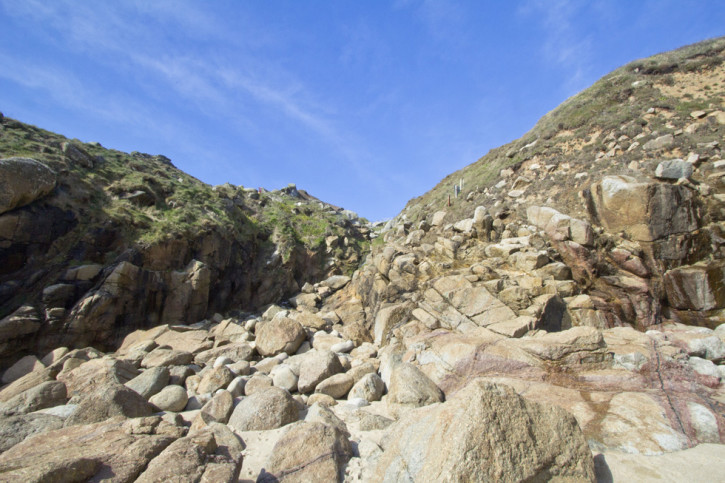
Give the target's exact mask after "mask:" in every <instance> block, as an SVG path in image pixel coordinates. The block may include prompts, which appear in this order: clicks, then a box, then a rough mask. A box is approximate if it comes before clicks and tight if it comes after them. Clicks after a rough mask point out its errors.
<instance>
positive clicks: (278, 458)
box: [257, 421, 352, 482]
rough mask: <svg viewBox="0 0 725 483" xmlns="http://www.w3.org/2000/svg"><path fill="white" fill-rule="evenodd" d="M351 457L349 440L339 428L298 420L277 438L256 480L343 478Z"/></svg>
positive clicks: (338, 479)
mask: <svg viewBox="0 0 725 483" xmlns="http://www.w3.org/2000/svg"><path fill="white" fill-rule="evenodd" d="M351 456H352V447H351V446H350V442H349V441H348V439H347V438H346V437H345V435H344V434H343V433H342V432H341V431H340V430H339V429H337V428H335V427H334V426H327V425H325V424H322V423H316V422H304V421H301V422H299V423H296V424H294V425H293V426H292V427H290V429H289V431H287V432H286V433H285V434H284V436H282V437H281V438H280V439H279V441H277V444H276V445H275V446H274V449H273V450H272V454H271V455H270V457H269V459H268V461H267V464H266V465H265V472H264V473H262V474H261V475H260V476H259V478H258V479H257V481H259V482H271V481H290V482H291V481H342V479H343V475H342V469H343V468H344V466H345V464H346V463H347V461H348V459H350V457H351Z"/></svg>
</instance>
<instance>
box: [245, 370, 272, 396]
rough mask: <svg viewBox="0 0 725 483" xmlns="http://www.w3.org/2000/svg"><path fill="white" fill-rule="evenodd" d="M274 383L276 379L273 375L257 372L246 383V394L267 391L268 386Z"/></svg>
mask: <svg viewBox="0 0 725 483" xmlns="http://www.w3.org/2000/svg"><path fill="white" fill-rule="evenodd" d="M273 384H274V381H273V379H272V378H271V377H269V376H267V375H265V374H255V375H254V376H252V377H251V378H250V379H248V380H247V383H246V384H245V385H244V394H245V395H246V396H251V395H252V394H254V393H257V392H263V391H266V390H267V389H268V388H270V387H272V385H273Z"/></svg>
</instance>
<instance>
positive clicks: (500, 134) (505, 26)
mask: <svg viewBox="0 0 725 483" xmlns="http://www.w3.org/2000/svg"><path fill="white" fill-rule="evenodd" d="M721 35H725V2H723V1H720V0H713V1H687V0H649V1H647V0H642V1H636V0H628V1H616V0H611V1H576V0H550V1H545V0H527V1H518V2H517V1H483V0H481V1H453V0H451V1H448V0H399V1H391V2H383V1H378V0H369V1H361V0H355V1H346V0H338V1H328V2H322V1H312V0H309V1H302V0H294V1H262V0H255V1H251V0H250V1H207V2H202V1H198V2H192V1H184V0H174V1H164V0H156V1H101V0H96V1H80V0H52V1H36V0H0V111H2V112H3V113H4V114H5V115H6V116H10V117H13V118H16V119H18V120H21V121H24V122H28V123H31V124H35V125H37V126H39V127H42V128H45V129H48V130H51V131H55V132H59V133H61V134H64V135H65V136H68V137H71V138H78V139H81V140H82V141H86V142H88V141H98V142H100V143H101V144H103V145H104V146H106V147H109V148H114V149H120V150H123V151H134V150H135V151H142V152H146V153H150V154H164V155H166V156H168V157H170V158H171V159H172V161H173V162H174V164H175V165H176V166H178V167H179V168H181V169H183V170H184V171H186V172H188V173H190V174H192V175H193V176H196V177H197V178H199V179H201V180H202V181H205V182H207V183H210V184H221V183H224V182H231V183H233V184H237V185H244V186H247V187H258V186H263V187H265V188H268V189H275V188H280V187H283V186H286V185H287V184H288V183H296V184H297V185H298V187H300V188H303V189H306V190H307V191H309V192H310V193H311V194H313V195H315V196H317V197H319V198H321V199H323V200H325V201H328V202H330V203H333V204H337V205H340V206H343V207H345V208H348V209H351V210H354V211H357V212H358V213H360V214H361V215H362V216H365V217H367V218H369V219H371V220H378V219H383V218H388V217H392V216H394V215H395V214H397V213H398V212H399V211H400V210H401V209H402V208H403V207H404V205H405V203H406V202H407V201H408V200H409V199H410V198H413V197H415V196H418V195H421V194H423V193H424V192H426V191H427V190H429V189H430V188H432V187H433V186H434V185H435V184H436V183H437V182H438V181H440V180H441V179H442V178H443V177H445V176H446V175H447V174H449V173H450V172H452V171H455V170H457V169H459V168H461V167H463V166H465V165H467V164H470V163H472V162H474V161H475V160H476V159H478V158H479V157H481V156H483V155H484V154H486V152H488V150H489V149H492V148H495V147H497V146H500V145H501V144H504V143H506V142H509V141H511V140H513V139H516V138H518V137H520V136H521V135H522V134H524V133H525V132H526V131H528V130H529V129H530V128H531V127H532V126H533V125H534V123H535V122H536V121H537V120H538V119H539V118H540V117H541V116H542V115H544V114H545V113H546V112H548V111H550V110H551V109H553V108H555V107H556V106H557V105H558V104H560V103H561V102H562V101H563V100H565V99H566V98H567V97H569V96H571V95H573V94H575V93H576V92H578V91H580V90H582V89H584V88H586V87H588V86H589V85H591V84H592V83H593V82H595V81H596V80H597V79H598V78H600V77H601V76H603V75H604V74H606V73H607V72H610V71H611V70H613V69H615V68H617V67H619V66H621V65H623V64H625V63H627V62H629V61H631V60H634V59H637V58H641V57H646V56H649V55H652V54H655V53H658V52H662V51H665V50H670V49H673V48H676V47H680V46H682V45H685V44H689V43H693V42H697V41H699V40H703V39H706V38H711V37H716V36H721Z"/></svg>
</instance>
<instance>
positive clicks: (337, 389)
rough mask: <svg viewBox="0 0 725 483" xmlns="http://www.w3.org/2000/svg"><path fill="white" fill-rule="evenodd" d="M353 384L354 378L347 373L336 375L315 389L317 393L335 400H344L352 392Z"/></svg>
mask: <svg viewBox="0 0 725 483" xmlns="http://www.w3.org/2000/svg"><path fill="white" fill-rule="evenodd" d="M353 384H354V381H353V378H352V376H350V375H348V374H346V373H341V374H335V375H333V376H330V377H328V378H327V379H324V380H323V381H321V382H320V383H319V384H318V385H317V386H316V387H315V392H318V393H321V394H327V395H328V396H330V397H333V398H335V399H342V398H344V397H345V396H346V395H347V393H348V392H349V391H350V389H351V388H352V386H353Z"/></svg>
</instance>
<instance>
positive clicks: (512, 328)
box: [487, 315, 536, 337]
mask: <svg viewBox="0 0 725 483" xmlns="http://www.w3.org/2000/svg"><path fill="white" fill-rule="evenodd" d="M535 325H536V319H534V318H533V317H530V316H528V315H522V316H521V317H516V318H515V319H512V320H508V321H506V322H499V323H497V324H491V325H489V326H488V327H487V328H488V329H490V330H492V331H494V332H496V333H497V334H501V335H505V336H506V337H521V336H523V335H524V334H526V333H527V332H528V331H530V330H532V329H533V328H534V326H535Z"/></svg>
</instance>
